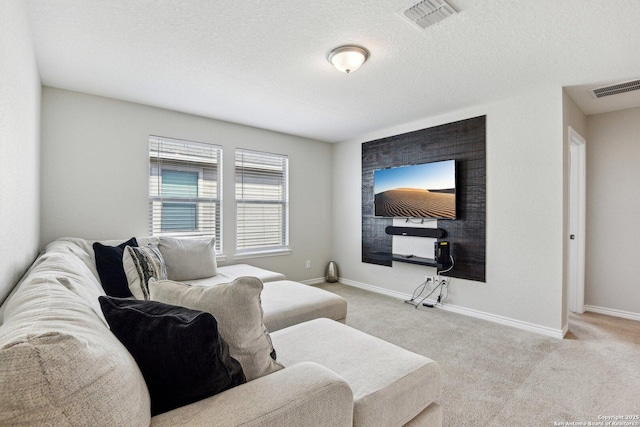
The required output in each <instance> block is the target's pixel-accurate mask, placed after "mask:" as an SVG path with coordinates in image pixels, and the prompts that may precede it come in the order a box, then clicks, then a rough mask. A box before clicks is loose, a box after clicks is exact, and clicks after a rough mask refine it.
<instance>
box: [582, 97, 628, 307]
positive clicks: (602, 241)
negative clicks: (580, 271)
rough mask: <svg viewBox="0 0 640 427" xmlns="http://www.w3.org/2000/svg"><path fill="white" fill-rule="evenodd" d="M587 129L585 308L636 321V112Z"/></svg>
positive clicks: (600, 119)
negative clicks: (616, 314) (610, 312)
mask: <svg viewBox="0 0 640 427" xmlns="http://www.w3.org/2000/svg"><path fill="white" fill-rule="evenodd" d="M587 126H588V140H587V241H586V242H587V252H586V265H587V268H586V289H585V293H586V295H585V304H587V305H588V306H591V308H590V307H587V309H593V308H594V307H596V308H604V309H606V310H614V311H620V312H623V313H618V314H623V315H624V314H629V313H631V314H635V318H640V286H639V284H640V263H639V262H638V258H639V256H640V249H639V242H640V221H639V220H638V214H639V213H640V191H639V189H638V188H639V186H640V167H639V165H640V108H634V109H628V110H622V111H617V112H612V113H605V114H597V115H593V116H588V117H587ZM606 310H605V311H606ZM632 318H633V316H632Z"/></svg>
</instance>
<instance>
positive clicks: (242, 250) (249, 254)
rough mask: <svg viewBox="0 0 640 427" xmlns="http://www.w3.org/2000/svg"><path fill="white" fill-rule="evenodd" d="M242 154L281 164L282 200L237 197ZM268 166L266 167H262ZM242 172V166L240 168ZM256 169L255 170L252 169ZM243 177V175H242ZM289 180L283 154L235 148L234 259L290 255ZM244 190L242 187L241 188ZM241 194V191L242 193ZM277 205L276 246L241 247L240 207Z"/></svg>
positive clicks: (285, 159) (287, 158)
mask: <svg viewBox="0 0 640 427" xmlns="http://www.w3.org/2000/svg"><path fill="white" fill-rule="evenodd" d="M242 153H249V154H252V155H254V156H263V157H265V158H271V159H273V158H277V159H279V160H280V161H282V162H283V169H284V171H283V174H284V176H283V178H282V185H283V187H284V188H283V191H282V198H281V199H279V200H273V199H256V198H242V197H240V198H239V197H238V185H244V184H243V182H244V181H243V180H242V179H241V180H240V183H239V177H240V175H239V165H238V155H239V154H242ZM264 166H268V165H266V164H265V165H264ZM241 168H242V170H244V166H242V167H241ZM254 169H257V168H254ZM242 176H244V175H242ZM289 180H290V168H289V156H287V155H284V154H276V153H270V152H265V151H258V150H251V149H245V148H237V147H236V150H235V153H234V193H235V202H236V203H235V205H236V227H235V256H234V257H235V258H236V259H241V258H255V257H262V256H277V255H283V254H288V253H291V248H290V246H289V244H290V228H291V222H290V216H289V207H290V201H289ZM243 189H244V187H243ZM242 192H243V191H242ZM242 204H245V205H278V206H282V210H281V215H282V219H281V224H282V225H281V228H280V239H279V242H278V243H277V244H274V245H268V246H241V245H240V244H239V243H240V205H242Z"/></svg>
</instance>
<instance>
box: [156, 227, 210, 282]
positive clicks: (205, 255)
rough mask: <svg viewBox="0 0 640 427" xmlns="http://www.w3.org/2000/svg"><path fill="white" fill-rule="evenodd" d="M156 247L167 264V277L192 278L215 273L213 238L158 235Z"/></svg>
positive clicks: (200, 277) (171, 278)
mask: <svg viewBox="0 0 640 427" xmlns="http://www.w3.org/2000/svg"><path fill="white" fill-rule="evenodd" d="M158 249H160V252H161V253H162V256H163V258H164V262H165V263H166V265H167V279H170V280H194V279H202V278H205V277H213V276H215V275H216V274H217V265H216V239H215V238H214V239H210V238H207V239H178V238H175V237H160V243H158Z"/></svg>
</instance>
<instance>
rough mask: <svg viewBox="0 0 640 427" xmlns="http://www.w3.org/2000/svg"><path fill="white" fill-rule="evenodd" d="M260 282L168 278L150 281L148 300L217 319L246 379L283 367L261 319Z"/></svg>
mask: <svg viewBox="0 0 640 427" xmlns="http://www.w3.org/2000/svg"><path fill="white" fill-rule="evenodd" d="M262 287H263V285H262V282H261V281H260V279H257V278H255V277H240V278H238V279H236V280H234V281H233V282H231V283H223V284H220V285H215V286H190V285H187V284H185V283H179V282H173V281H171V280H159V281H158V280H154V279H151V280H150V281H149V292H150V297H151V300H153V301H160V302H164V303H166V304H173V305H179V306H182V307H187V308H190V309H192V310H200V311H206V312H208V313H211V314H212V315H213V316H214V317H215V318H216V320H217V321H218V331H219V332H220V336H221V337H222V338H223V339H224V340H225V341H226V342H227V344H229V353H230V354H231V357H233V358H234V359H236V360H237V361H238V362H240V365H242V370H243V371H244V374H245V376H246V378H247V381H251V380H253V379H256V378H259V377H262V376H264V375H267V374H270V373H272V372H275V371H278V370H280V369H282V368H283V366H282V365H281V364H279V363H278V362H276V360H275V359H276V353H275V350H274V349H273V344H272V343H271V337H270V336H269V331H267V328H266V327H265V326H264V323H262V316H263V312H262V304H261V301H260V293H261V292H262Z"/></svg>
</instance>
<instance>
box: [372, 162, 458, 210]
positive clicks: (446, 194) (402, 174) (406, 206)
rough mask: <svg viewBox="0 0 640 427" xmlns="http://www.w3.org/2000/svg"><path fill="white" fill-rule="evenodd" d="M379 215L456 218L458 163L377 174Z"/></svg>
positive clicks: (382, 171)
mask: <svg viewBox="0 0 640 427" xmlns="http://www.w3.org/2000/svg"><path fill="white" fill-rule="evenodd" d="M373 193H374V204H375V208H374V211H375V216H379V217H390V218H398V217H399V218H425V219H455V218H456V161H455V160H445V161H441V162H432V163H422V164H418V165H410V166H401V167H397V168H389V169H379V170H375V171H374V172H373Z"/></svg>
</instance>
